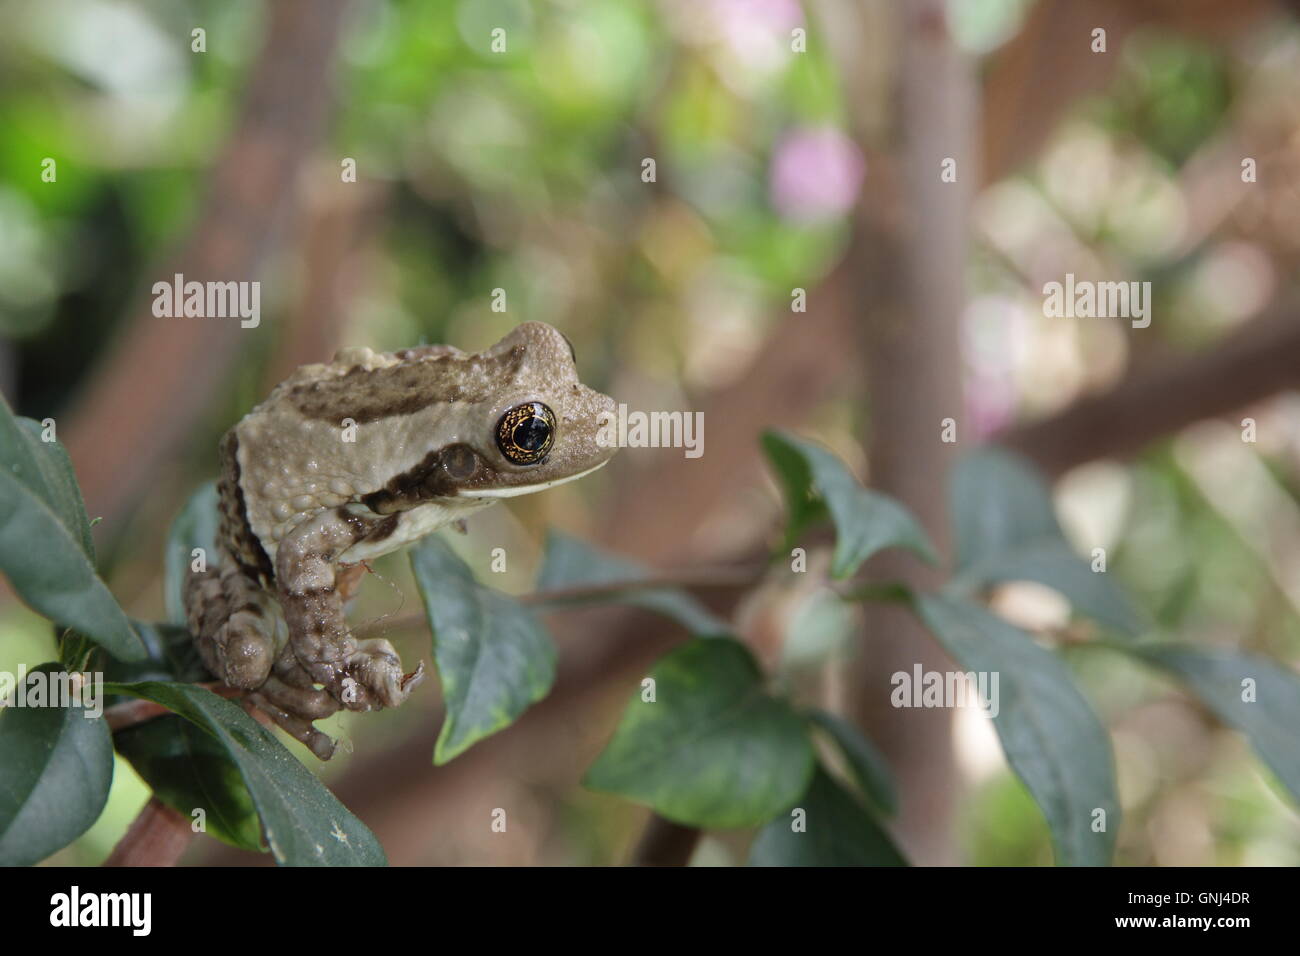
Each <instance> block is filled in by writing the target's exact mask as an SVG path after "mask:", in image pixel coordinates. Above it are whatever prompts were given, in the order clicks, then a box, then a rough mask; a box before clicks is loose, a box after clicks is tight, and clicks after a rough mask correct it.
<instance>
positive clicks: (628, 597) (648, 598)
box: [537, 531, 727, 634]
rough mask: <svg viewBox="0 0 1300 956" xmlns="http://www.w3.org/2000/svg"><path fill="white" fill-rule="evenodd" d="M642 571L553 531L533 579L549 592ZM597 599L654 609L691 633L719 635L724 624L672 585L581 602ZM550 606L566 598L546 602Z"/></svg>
mask: <svg viewBox="0 0 1300 956" xmlns="http://www.w3.org/2000/svg"><path fill="white" fill-rule="evenodd" d="M645 577H646V571H645V569H644V568H642V567H640V566H639V565H637V564H636V563H634V562H632V561H628V560H626V559H625V558H620V557H618V556H617V555H612V554H609V553H608V552H605V551H600V550H598V549H596V548H593V547H592V546H591V545H589V544H586V543H585V542H582V541H579V540H578V539H577V538H572V537H569V536H568V535H566V534H561V533H559V532H557V531H551V532H549V533H548V534H547V536H546V552H545V555H544V556H543V559H542V572H541V574H540V575H538V578H537V589H538V590H539V591H549V590H555V589H559V588H571V587H576V586H579V585H589V584H614V583H621V582H624V581H626V582H628V583H629V585H634V584H635V582H637V581H639V580H644V579H645ZM597 600H603V601H611V602H617V603H620V604H630V605H632V606H634V607H643V608H646V609H647V610H651V611H655V612H657V613H659V614H662V615H664V616H665V617H669V618H672V619H673V620H675V621H677V622H678V623H680V624H681V625H682V626H683V627H685V628H686V629H687V630H688V631H690V632H691V633H692V634H723V633H726V631H727V625H726V624H725V623H723V622H722V621H720V620H718V619H717V618H716V617H714V616H713V615H712V614H710V613H709V611H708V609H707V608H705V607H704V605H702V604H701V603H700V602H699V601H697V600H695V599H694V598H693V597H691V596H690V595H689V594H686V593H685V592H684V591H680V590H677V589H676V588H654V589H649V588H636V587H632V586H630V587H629V588H628V590H626V591H619V592H613V593H610V594H609V595H607V596H604V597H602V598H599V599H597V598H586V599H584V600H583V602H582V603H595V601H597ZM548 603H551V604H553V605H554V606H560V605H562V604H565V603H577V602H567V601H555V602H548Z"/></svg>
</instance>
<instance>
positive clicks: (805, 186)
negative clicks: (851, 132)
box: [770, 126, 866, 222]
mask: <svg viewBox="0 0 1300 956" xmlns="http://www.w3.org/2000/svg"><path fill="white" fill-rule="evenodd" d="M865 175H866V162H865V161H864V160H863V158H862V153H861V152H860V151H859V150H858V147H857V145H856V144H855V143H854V142H853V140H851V139H849V138H848V137H847V136H845V135H844V134H843V133H842V132H840V131H839V130H838V129H835V128H834V127H832V126H823V127H815V128H807V127H805V128H803V129H797V130H794V131H792V132H790V133H788V134H787V135H786V136H785V138H783V139H782V140H781V141H780V142H779V143H778V144H777V146H776V150H775V152H774V155H773V157H772V171H771V182H770V188H771V194H772V205H773V206H775V207H776V210H777V212H779V213H780V214H781V215H782V216H783V217H784V218H786V219H790V220H794V221H796V222H819V221H823V220H826V219H833V218H835V217H836V216H842V215H844V214H845V213H846V212H848V211H849V210H850V209H851V208H852V207H853V203H854V201H855V200H856V199H857V198H858V190H859V189H860V188H861V187H862V180H863V177H864V176H865Z"/></svg>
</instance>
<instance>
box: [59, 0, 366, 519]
mask: <svg viewBox="0 0 1300 956" xmlns="http://www.w3.org/2000/svg"><path fill="white" fill-rule="evenodd" d="M345 5H346V0H281V2H277V3H269V4H267V5H266V7H267V34H266V40H265V43H264V44H263V48H262V51H261V53H260V55H259V57H258V60H257V63H256V64H255V66H254V68H253V71H252V77H251V79H250V81H249V84H248V87H247V90H246V93H245V95H244V99H243V103H242V106H241V110H240V117H239V120H238V122H237V125H236V127H235V129H234V130H233V131H232V132H231V134H230V136H229V138H228V141H227V146H226V148H225V151H224V152H223V153H222V155H221V157H220V158H219V159H218V160H217V162H216V165H215V166H214V167H213V169H212V170H211V172H210V173H209V176H208V182H209V185H208V192H207V196H206V198H205V201H204V205H203V209H202V211H201V213H200V214H199V218H198V219H197V220H196V221H195V222H194V224H193V226H192V228H191V231H190V236H189V238H188V240H187V241H185V242H184V243H183V245H182V249H181V251H180V252H179V253H178V254H177V255H176V257H175V258H174V260H173V261H172V262H170V263H168V264H167V265H166V267H165V268H164V267H159V268H158V269H157V270H156V271H155V272H153V273H152V276H153V278H162V277H170V276H171V275H172V274H173V273H176V272H180V273H183V274H185V275H186V277H187V278H193V279H196V280H203V281H206V280H232V279H241V280H246V279H252V278H255V277H256V276H257V274H258V273H259V271H260V269H261V265H262V263H263V261H264V260H265V258H266V256H267V254H268V253H269V252H270V250H271V248H272V247H273V245H274V240H276V239H278V238H279V236H280V235H281V232H282V230H281V229H280V228H279V227H280V226H281V225H282V224H283V222H284V221H285V220H286V219H287V218H288V217H289V216H290V214H292V213H293V211H294V210H295V208H296V206H297V202H298V192H299V190H298V188H297V187H298V179H299V173H300V171H301V169H302V166H303V165H304V163H305V161H306V159H307V157H309V156H310V154H311V150H312V147H313V146H314V145H315V143H316V140H317V138H318V136H319V133H320V130H321V128H322V127H323V125H324V120H325V116H326V114H327V107H328V105H329V99H330V93H329V91H330V89H331V86H332V84H331V83H330V74H331V71H332V69H333V65H334V50H335V48H336V46H337V41H338V34H339V26H340V22H341V20H342V13H343V9H344V7H345ZM150 282H151V280H150V278H149V277H148V276H146V277H145V279H144V281H143V282H142V287H143V288H142V290H141V292H140V293H138V294H137V299H140V298H143V290H144V289H147V288H148V286H149V285H150ZM259 332H261V333H262V334H265V330H263V329H258V330H245V329H243V328H241V327H240V324H239V322H238V321H236V320H209V321H194V320H192V319H191V320H182V319H159V318H156V317H155V316H154V315H153V313H152V309H151V304H150V303H148V302H145V303H143V304H142V305H140V306H139V308H138V311H136V313H135V314H134V315H133V316H132V318H131V321H130V322H129V323H128V324H127V325H126V327H125V328H124V329H123V330H122V333H121V334H120V335H119V336H118V339H117V342H116V343H115V346H114V348H113V349H112V351H111V352H110V353H109V356H108V357H107V358H106V359H104V360H103V361H101V363H100V364H99V366H98V367H97V368H96V370H95V373H94V376H93V378H92V379H91V381H90V383H89V384H88V385H87V386H86V387H85V388H84V389H83V391H82V393H81V395H80V397H79V399H78V400H77V402H76V404H75V406H74V407H73V409H72V411H71V413H70V415H69V418H70V422H69V426H68V429H67V432H66V437H67V442H66V443H67V448H68V453H69V455H70V456H71V457H72V460H73V462H74V463H75V464H76V466H77V477H78V479H79V481H80V484H81V490H82V495H83V497H84V498H85V501H86V509H87V511H88V512H89V513H90V514H91V515H101V516H103V517H104V520H105V524H106V526H108V527H116V526H117V524H118V522H119V521H120V520H121V519H122V517H123V516H124V512H125V511H126V510H127V508H129V507H130V505H131V504H132V503H133V502H134V501H136V500H137V498H138V497H139V495H140V494H141V493H142V492H143V491H144V490H145V489H147V488H149V487H152V486H153V484H154V482H155V479H156V477H157V475H158V473H159V470H160V469H163V466H164V464H165V463H166V462H167V461H168V460H169V459H170V458H174V457H175V452H176V449H177V447H179V446H180V445H181V443H183V442H184V441H186V440H187V439H188V438H189V437H190V436H191V434H192V432H193V429H194V427H195V424H196V423H198V422H199V421H201V419H202V417H203V416H204V415H206V414H207V413H208V411H209V409H210V408H211V406H212V401H211V396H212V394H213V393H214V392H215V391H216V389H217V387H218V386H219V385H220V383H221V382H222V381H223V380H224V378H225V375H226V372H227V370H228V369H229V367H230V365H231V364H232V362H233V360H234V358H235V355H236V354H237V352H238V350H239V348H240V346H242V345H245V344H247V343H248V342H249V341H250V339H249V338H247V337H245V336H246V335H257V334H258V333H259ZM164 410H165V412H166V414H161V412H163V411H164ZM163 470H165V469H163Z"/></svg>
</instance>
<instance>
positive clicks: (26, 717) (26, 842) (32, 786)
mask: <svg viewBox="0 0 1300 956" xmlns="http://www.w3.org/2000/svg"><path fill="white" fill-rule="evenodd" d="M38 673H39V674H41V675H63V676H64V677H66V672H65V671H62V670H61V669H60V668H59V666H58V665H56V664H44V665H42V666H40V667H38V668H36V669H35V670H34V671H33V672H32V673H31V674H29V675H28V676H27V678H26V681H27V684H28V688H29V692H30V691H32V690H34V688H35V682H37V681H46V680H49V677H39V676H37V675H38ZM0 693H7V689H6V690H5V691H0ZM49 700H50V698H49V697H48V696H47V697H46V700H45V702H46V703H47V704H48V703H49ZM87 713H88V711H87V710H86V709H85V708H82V707H79V706H73V707H52V706H39V707H33V706H26V707H17V706H14V707H8V708H5V709H2V710H0V866H28V865H31V864H33V863H39V862H40V861H41V860H43V859H45V858H46V857H47V856H49V855H50V854H51V853H54V852H55V851H57V850H61V849H62V848H63V847H65V846H67V845H68V844H69V843H71V842H72V841H73V840H75V839H76V838H77V837H79V836H81V834H83V833H85V832H86V830H87V829H89V828H90V825H91V824H92V823H94V822H95V821H96V820H97V819H99V814H100V813H101V812H102V811H103V809H104V804H105V802H106V801H107V800H108V790H109V787H110V786H111V785H112V782H113V744H112V741H111V740H110V738H109V733H108V726H107V725H106V724H105V723H104V721H103V719H102V718H99V717H88V716H86V715H87Z"/></svg>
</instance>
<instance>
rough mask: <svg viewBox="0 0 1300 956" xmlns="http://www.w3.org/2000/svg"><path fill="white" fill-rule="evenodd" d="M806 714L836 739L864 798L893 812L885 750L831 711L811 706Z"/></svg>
mask: <svg viewBox="0 0 1300 956" xmlns="http://www.w3.org/2000/svg"><path fill="white" fill-rule="evenodd" d="M808 717H809V719H811V720H812V722H813V723H814V724H815V725H816V726H818V727H820V728H821V729H822V730H824V731H825V732H826V734H827V735H828V736H829V737H830V738H831V740H833V741H835V745H836V746H837V747H839V749H840V752H841V753H842V754H844V759H845V760H846V761H847V762H848V765H849V770H850V772H852V774H853V779H854V780H856V781H857V784H858V786H859V787H861V788H862V793H863V794H864V795H865V796H866V797H867V799H869V800H870V801H871V802H872V803H873V804H874V805H875V806H876V807H878V808H879V809H880V810H883V811H884V812H885V813H896V812H897V811H898V791H897V790H896V789H895V787H894V776H893V774H891V773H890V772H889V764H888V762H886V760H885V756H884V754H882V753H881V752H880V751H879V750H877V749H876V745H875V744H873V743H872V742H871V741H870V740H868V739H867V738H866V737H864V736H862V733H861V732H860V731H859V730H858V728H856V727H854V726H853V725H852V724H850V723H849V722H848V721H846V720H841V719H840V718H839V717H836V716H835V715H834V714H830V713H827V712H826V711H824V710H814V711H811V712H810V713H809V714H808Z"/></svg>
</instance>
